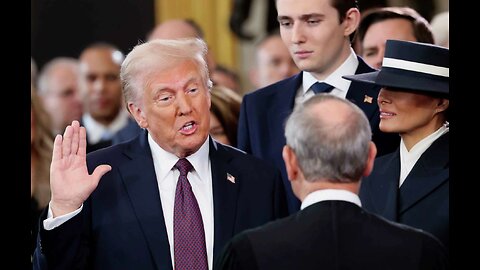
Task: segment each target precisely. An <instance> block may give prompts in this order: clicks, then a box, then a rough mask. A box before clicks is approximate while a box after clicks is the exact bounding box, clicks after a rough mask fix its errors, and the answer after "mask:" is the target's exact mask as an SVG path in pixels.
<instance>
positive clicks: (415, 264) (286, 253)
mask: <svg viewBox="0 0 480 270" xmlns="http://www.w3.org/2000/svg"><path fill="white" fill-rule="evenodd" d="M293 251H294V252H293ZM373 254H374V255H373ZM372 256H375V258H377V259H372ZM222 264H223V266H226V265H228V267H224V268H222ZM447 264H448V258H447V255H446V252H445V250H444V248H443V247H442V245H441V244H440V243H439V241H438V240H436V239H435V238H433V237H432V236H431V235H428V234H426V233H424V232H422V231H420V230H417V229H413V228H411V227H407V226H405V225H400V224H396V223H393V222H390V221H387V220H385V219H383V218H381V217H379V216H377V215H374V214H371V213H368V212H366V211H365V210H363V209H361V208H360V207H358V206H356V205H354V204H352V203H348V202H342V201H325V202H321V203H316V204H314V205H311V206H309V207H307V208H305V209H303V210H302V211H300V212H297V213H296V214H293V215H291V216H289V217H286V218H283V219H279V220H277V221H274V222H270V223H267V224H266V225H264V226H262V227H258V228H254V229H250V230H247V231H244V232H243V233H241V234H239V235H237V236H235V237H234V238H233V239H232V241H231V242H230V243H229V245H228V246H227V248H226V250H225V251H224V253H223V256H222V257H221V259H220V260H219V261H218V267H219V269H318V266H319V265H321V266H322V268H324V269H353V268H357V269H445V268H446V265H447Z"/></svg>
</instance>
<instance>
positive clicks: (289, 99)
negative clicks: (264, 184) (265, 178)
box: [265, 72, 302, 167]
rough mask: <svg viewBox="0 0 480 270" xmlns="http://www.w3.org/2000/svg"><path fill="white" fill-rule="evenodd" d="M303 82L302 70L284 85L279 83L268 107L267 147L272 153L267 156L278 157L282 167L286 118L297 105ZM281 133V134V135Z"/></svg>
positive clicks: (278, 162)
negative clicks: (296, 99) (298, 92)
mask: <svg viewBox="0 0 480 270" xmlns="http://www.w3.org/2000/svg"><path fill="white" fill-rule="evenodd" d="M301 83H302V72H300V73H298V74H297V75H295V76H294V77H292V78H291V79H289V80H288V81H286V82H285V84H283V85H279V86H278V87H277V88H278V89H276V92H275V93H274V94H272V95H271V98H272V102H271V104H272V106H270V108H269V109H268V108H267V109H268V111H267V112H266V113H267V119H268V120H267V121H266V123H268V126H269V128H268V132H269V134H270V136H268V137H267V138H268V144H269V145H270V147H265V148H266V149H270V150H269V151H270V153H269V155H267V156H270V157H276V162H275V163H277V164H280V167H282V166H283V165H281V164H283V159H282V154H281V151H282V149H283V146H284V145H285V143H286V140H285V136H284V135H283V134H284V126H285V120H286V119H287V117H288V116H289V115H290V113H291V112H292V110H293V107H294V105H295V96H296V93H297V90H298V88H299V87H300V84H301ZM279 134H280V136H279Z"/></svg>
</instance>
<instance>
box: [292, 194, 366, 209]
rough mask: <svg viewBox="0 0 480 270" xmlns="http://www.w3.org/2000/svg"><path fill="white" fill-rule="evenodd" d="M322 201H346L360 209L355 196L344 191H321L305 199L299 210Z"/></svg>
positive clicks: (358, 201)
mask: <svg viewBox="0 0 480 270" xmlns="http://www.w3.org/2000/svg"><path fill="white" fill-rule="evenodd" d="M322 201H346V202H351V203H354V204H356V205H358V206H360V207H362V203H361V202H360V198H359V197H358V195H357V194H355V193H353V192H350V191H348V190H344V189H322V190H316V191H314V192H312V193H310V194H308V195H307V197H305V199H304V200H303V202H302V205H301V207H300V209H302V210H303V209H304V208H306V207H308V206H310V205H312V204H314V203H317V202H322Z"/></svg>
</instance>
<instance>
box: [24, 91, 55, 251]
mask: <svg viewBox="0 0 480 270" xmlns="http://www.w3.org/2000/svg"><path fill="white" fill-rule="evenodd" d="M35 91H36V90H35V89H34V87H33V85H31V87H30V98H31V107H30V114H31V115H30V150H31V157H30V158H31V159H30V162H31V163H30V192H31V218H32V224H31V226H32V227H31V228H32V247H31V248H32V249H31V254H33V251H34V250H35V246H36V238H37V231H38V219H39V215H40V213H41V212H42V210H43V209H44V208H45V207H46V206H47V205H48V202H49V201H50V181H49V179H50V162H51V161H52V151H53V140H54V136H53V134H52V133H51V128H50V118H49V115H48V114H47V112H46V111H45V110H44V109H43V104H42V103H41V101H40V100H39V98H38V96H37V93H36V92H35Z"/></svg>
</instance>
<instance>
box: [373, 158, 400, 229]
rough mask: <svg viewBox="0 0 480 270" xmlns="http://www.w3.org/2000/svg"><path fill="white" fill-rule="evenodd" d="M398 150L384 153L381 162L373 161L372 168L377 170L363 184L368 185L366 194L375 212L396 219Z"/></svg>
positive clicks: (398, 169) (398, 173)
mask: <svg viewBox="0 0 480 270" xmlns="http://www.w3.org/2000/svg"><path fill="white" fill-rule="evenodd" d="M399 151H400V150H397V151H396V152H394V153H392V154H389V155H386V156H384V157H383V158H382V162H381V163H378V162H377V160H376V161H375V165H374V168H375V169H376V170H377V172H376V173H375V177H373V178H370V179H369V181H366V182H365V184H367V185H368V189H369V190H370V192H369V193H368V196H371V197H372V201H373V203H374V205H375V209H376V210H377V211H375V212H376V213H379V214H380V215H382V216H383V217H385V218H387V219H389V220H393V221H397V220H398V212H397V211H398V210H397V196H398V181H399V178H398V176H399V175H400V158H399V156H400V152H399Z"/></svg>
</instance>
